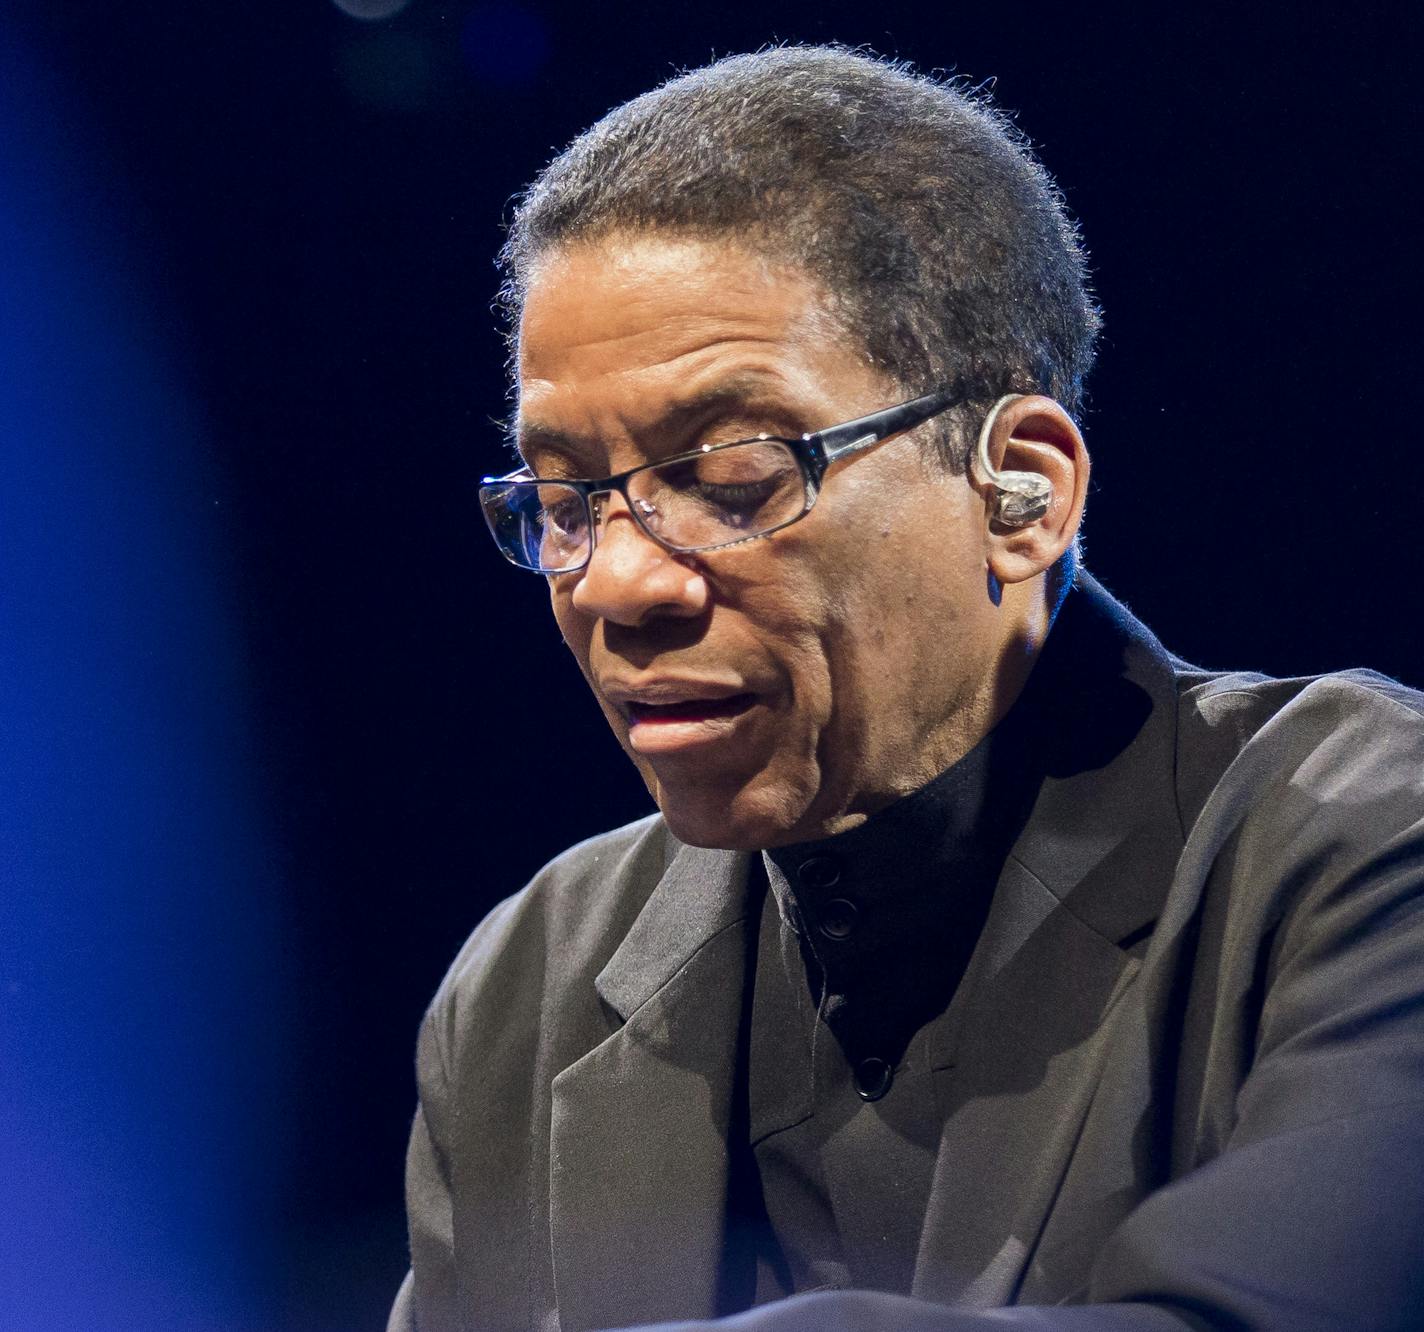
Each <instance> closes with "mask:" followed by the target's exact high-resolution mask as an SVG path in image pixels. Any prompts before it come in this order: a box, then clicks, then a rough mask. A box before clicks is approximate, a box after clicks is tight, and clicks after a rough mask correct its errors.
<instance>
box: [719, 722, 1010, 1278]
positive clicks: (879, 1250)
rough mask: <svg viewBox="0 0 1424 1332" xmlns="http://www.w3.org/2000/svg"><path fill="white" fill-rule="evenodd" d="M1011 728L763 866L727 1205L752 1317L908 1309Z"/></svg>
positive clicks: (1001, 805) (991, 866) (984, 906)
mask: <svg viewBox="0 0 1424 1332" xmlns="http://www.w3.org/2000/svg"><path fill="white" fill-rule="evenodd" d="M1012 716H1013V720H1012V721H1006V723H1005V724H1004V725H1003V726H1001V727H1000V728H998V729H997V730H996V731H995V732H994V733H992V734H991V735H990V736H988V737H986V738H985V739H984V740H983V741H982V742H981V743H980V744H979V745H978V746H977V747H976V748H975V749H973V750H972V751H971V752H970V753H969V754H967V755H966V756H965V757H964V758H962V759H961V760H960V761H959V762H958V763H956V764H954V765H953V766H952V767H950V768H949V769H947V770H946V771H945V772H943V773H941V774H940V775H939V776H938V777H937V778H935V779H934V780H933V781H932V782H930V783H929V784H928V785H926V786H925V787H923V788H921V789H920V790H919V791H917V792H915V793H914V794H912V795H909V796H906V797H904V798H903V799H901V800H899V801H897V802H896V803H895V804H893V805H890V806H889V807H887V808H886V809H884V810H881V811H880V812H878V813H877V814H875V815H874V816H873V817H871V818H870V819H868V820H867V821H866V822H865V823H863V824H861V825H860V826H859V827H857V828H855V829H853V830H851V831H849V832H846V833H842V834H840V835H838V836H835V837H830V838H825V839H822V840H819V841H815V842H807V843H802V844H799V845H796V846H789V847H780V848H777V849H775V850H773V851H770V852H767V853H766V854H765V856H764V857H763V867H764V871H765V876H766V888H767V891H765V892H764V896H763V902H762V913H761V922H760V930H759V933H758V940H757V945H756V957H755V979H754V982H753V985H752V991H751V1012H750V1022H749V1034H748V1039H747V1044H746V1050H747V1054H746V1065H747V1069H746V1081H745V1084H744V1085H745V1086H746V1094H747V1102H748V1111H747V1113H748V1139H749V1144H750V1149H751V1155H750V1161H749V1163H748V1164H747V1167H746V1178H745V1179H744V1180H743V1187H742V1188H741V1189H740V1190H737V1191H736V1192H735V1193H734V1197H736V1198H737V1199H738V1205H739V1206H740V1208H741V1212H742V1215H741V1216H740V1217H739V1218H738V1220H739V1221H740V1222H741V1224H742V1226H743V1232H742V1233H743V1235H744V1236H745V1237H747V1238H749V1239H751V1240H752V1241H753V1243H754V1245H755V1248H756V1253H757V1258H758V1262H757V1282H756V1301H757V1302H762V1301H765V1300H770V1299H774V1298H777V1297H779V1296H782V1295H786V1294H790V1293H793V1292H801V1291H806V1290H815V1289H825V1288H844V1287H856V1288H870V1289H877V1290H888V1291H899V1292H906V1293H907V1292H908V1291H909V1290H910V1287H911V1282H912V1279H913V1276H914V1271H915V1260H916V1252H917V1248H918V1242H919V1235H920V1229H921V1226H922V1223H923V1220H924V1214H925V1205H926V1201H927V1199H928V1197H929V1192H930V1186H931V1181H932V1178H933V1175H934V1170H935V1162H936V1157H937V1154H938V1146H939V1139H940V1133H941V1129H942V1126H943V1120H944V1110H943V1108H942V1106H941V1103H940V1101H939V1100H938V1098H937V1096H936V1075H937V1074H938V1073H940V1072H943V1071H944V1069H945V1067H946V1064H945V1061H944V1054H945V1052H946V1051H947V1049H948V1042H947V1041H946V1040H942V1039H937V1037H938V1036H940V1035H942V1033H940V1032H939V1031H938V1030H937V1024H938V1023H940V1022H941V1021H942V1019H943V1017H944V1014H945V1011H946V1009H947V1008H948V1006H949V1002H950V1000H951V999H952V998H953V996H954V992H955V989H956V988H957V986H958V984H959V981H960V978H961V976H962V975H963V973H964V969H965V966H966V965H967V963H968V960H969V956H970V954H971V952H972V951H973V948H974V945H975V943H976V941H977V940H978V937H979V933H980V930H981V929H982V927H983V923H984V919H985V916H986V914H987V911H988V907H989V901H990V898H991V896H992V894H993V889H994V884H995V882H996V880H997V878H998V875H999V871H1000V869H1001V867H1002V865H1003V861H1004V857H1005V855H1006V854H1007V852H1008V849H1009V846H1010V844H1011V842H1012V840H1013V836H1014V834H1015V833H1016V831H1017V828H1018V826H1019V825H1020V823H1021V814H1022V811H1023V809H1024V808H1025V806H1024V799H1025V796H1026V794H1027V792H1028V789H1029V788H1030V787H1031V786H1032V783H1031V782H1030V781H1029V779H1028V775H1027V771H1026V765H1025V763H1024V762H1023V759H1022V756H1023V754H1024V752H1025V751H1024V747H1023V745H1022V743H1021V742H1020V736H1021V735H1022V734H1023V732H1024V718H1023V716H1022V715H1021V714H1020V710H1019V709H1016V710H1015V714H1013V715H1012Z"/></svg>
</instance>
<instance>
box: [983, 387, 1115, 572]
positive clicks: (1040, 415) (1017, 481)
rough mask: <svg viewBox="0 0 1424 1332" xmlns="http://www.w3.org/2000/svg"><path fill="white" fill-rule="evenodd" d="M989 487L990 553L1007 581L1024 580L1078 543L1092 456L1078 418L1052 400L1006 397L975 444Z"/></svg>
mask: <svg viewBox="0 0 1424 1332" xmlns="http://www.w3.org/2000/svg"><path fill="white" fill-rule="evenodd" d="M974 465H975V472H976V479H977V480H978V481H979V482H980V483H981V485H982V486H983V491H984V500H985V506H986V508H985V515H986V526H987V532H986V540H987V548H986V557H987V561H988V565H989V569H990V572H991V573H992V574H993V575H994V577H995V578H997V579H998V580H999V581H1000V582H1002V583H1023V582H1026V581H1028V580H1029V579H1031V578H1034V577H1035V576H1037V575H1038V574H1041V573H1043V572H1045V571H1046V570H1047V569H1049V568H1051V567H1052V566H1053V565H1054V564H1055V563H1056V562H1057V560H1058V559H1059V558H1060V557H1061V556H1062V555H1063V553H1064V552H1065V551H1066V550H1068V549H1069V547H1071V546H1072V544H1073V541H1074V539H1075V538H1076V536H1077V533H1078V527H1079V525H1080V523H1081V521H1082V516H1083V503H1084V500H1085V497H1086V495H1087V483H1088V467H1089V463H1088V454H1087V449H1086V448H1085V447H1084V444H1083V437H1082V435H1081V434H1080V433H1079V432H1078V427H1077V426H1076V425H1075V424H1074V422H1073V418H1072V417H1070V416H1069V415H1068V413H1067V412H1066V411H1065V410H1064V408H1063V407H1062V406H1061V405H1060V404H1059V403H1057V402H1055V401H1054V400H1053V399H1052V398H1047V397H1042V396H1039V395H1036V394H1035V395H1024V396H1012V397H1007V398H1001V399H1000V400H999V401H998V402H997V403H995V404H994V407H993V409H992V410H991V411H990V413H989V415H988V416H987V417H986V418H985V421H984V426H983V429H982V430H981V431H980V435H979V440H978V446H977V448H976V450H975V459H974Z"/></svg>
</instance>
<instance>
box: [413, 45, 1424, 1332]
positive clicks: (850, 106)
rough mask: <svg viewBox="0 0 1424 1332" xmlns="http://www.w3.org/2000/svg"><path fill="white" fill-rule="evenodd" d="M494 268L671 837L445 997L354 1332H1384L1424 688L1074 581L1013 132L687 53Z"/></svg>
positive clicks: (1080, 355)
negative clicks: (372, 1291) (1326, 662)
mask: <svg viewBox="0 0 1424 1332" xmlns="http://www.w3.org/2000/svg"><path fill="white" fill-rule="evenodd" d="M505 260H506V264H507V273H508V282H507V286H506V293H505V294H506V298H507V302H508V308H509V311H510V314H511V319H512V326H513V329H514V334H515V349H516V369H517V388H518V413H517V442H518V447H519V453H520V458H521V466H520V468H519V469H518V470H517V471H515V472H514V473H511V475H510V476H509V477H506V478H503V479H501V480H499V481H493V482H490V483H488V484H487V485H486V486H485V487H484V488H483V491H482V503H483V505H484V510H485V515H486V517H487V519H488V521H489V524H490V527H491V530H492V532H493V533H494V535H495V538H496V540H497V542H498V543H499V545H500V548H501V549H502V550H503V552H504V554H505V555H506V556H507V557H508V558H510V559H511V560H513V561H514V562H515V563H517V564H520V565H521V566H523V567H526V568H529V569H531V570H534V571H536V572H538V573H541V574H542V575H544V576H545V577H546V578H547V580H548V586H549V590H550V594H551V598H552V602H553V610H554V616H555V618H556V620H557V622H558V624H559V628H560V630H561V631H562V633H563V636H564V638H565V640H566V642H567V643H568V645H569V647H570V649H571V650H572V651H573V653H574V655H575V657H576V658H577V659H578V662H579V665H580V667H581V668H582V669H583V672H584V674H585V676H586V677H587V679H588V682H589V685H590V686H591V688H592V689H593V692H594V695H595V697H596V698H597V700H598V702H599V704H600V706H601V707H602V708H603V711H604V713H605V715H606V716H607V718H608V721H609V724H610V725H611V726H612V727H613V729H614V732H615V734H616V735H617V736H618V738H619V740H620V742H621V743H622V744H623V746H624V748H625V749H626V750H627V751H628V753H629V756H630V757H631V758H632V760H633V762H634V763H635V764H636V765H637V767H638V769H639V771H640V773H641V774H642V775H643V777H644V779H645V781H646V782H647V784H648V788H649V790H650V792H651V793H652V795H653V797H654V799H655V800H656V802H657V805H658V809H659V811H660V813H659V814H658V815H657V816H655V817H653V818H651V819H647V820H644V821H643V822H641V823H638V824H635V825H633V826H631V827H629V828H625V829H622V830H619V831H617V832H614V833H610V834H608V835H606V836H604V837H600V838H596V839H594V840H593V841H591V842H589V843H586V844H584V845H583V846H580V847H576V848H574V849H573V850H572V851H570V852H568V853H567V854H566V855H565V856H563V857H561V858H560V859H559V860H557V861H555V862H554V863H553V864H552V865H550V866H549V867H548V868H547V869H546V870H545V871H544V872H543V873H542V874H541V875H540V876H539V877H538V878H537V879H536V880H535V881H534V882H533V883H532V884H531V885H530V886H529V887H528V888H526V889H525V890H524V892H522V893H520V894H519V895H517V896H516V897H514V898H512V899H510V900H509V901H507V902H505V903H504V904H503V905H502V906H500V907H498V908H497V909H496V910H495V911H494V912H493V913H492V914H491V915H490V916H489V918H488V919H486V920H485V922H484V923H483V924H482V925H481V926H480V927H479V928H478V929H477V930H476V932H475V934H474V936H473V937H472V938H471V940H470V942H469V944H468V945H467V946H466V948H465V950H464V951H463V953H462V954H461V956H460V958H459V959H458V960H457V962H456V964H455V966H454V968H453V970H452V971H451V973H450V976H449V977H448V978H447V980H446V982H445V984H444V985H443V986H442V988H441V990H440V992H439V994H438V995H437V997H436V999H435V1002H434V1004H433V1005H432V1007H431V1010H430V1012H429V1014H428V1016H427V1019H426V1022H425V1024H424V1027H423V1029H422V1034H421V1040H420V1047H419V1075H420V1110H419V1113H418V1115H417V1118H416V1122H415V1127H414V1130H413V1133H412V1140H411V1149H410V1159H409V1180H408V1202H409V1210H410V1224H411V1255H412V1272H411V1275H410V1277H409V1278H408V1279H407V1282H406V1284H405V1285H404V1286H403V1287H402V1290H401V1293H400V1295H399V1297H398V1299H397V1303H396V1307H395V1310H394V1311H393V1313H392V1318H391V1326H392V1328H397V1329H410V1328H419V1329H421V1330H422V1332H435V1330H436V1329H440V1330H441V1332H443V1330H444V1329H456V1328H462V1329H470V1330H471V1332H474V1330H475V1329H481V1330H483V1329H495V1328H500V1329H502V1328H527V1329H554V1328H558V1329H562V1332H582V1330H583V1329H593V1328H607V1327H621V1326H627V1325H634V1324H644V1323H667V1322H670V1321H676V1322H677V1323H678V1325H679V1326H683V1325H684V1323H685V1322H687V1321H688V1320H691V1321H693V1322H697V1323H700V1322H702V1321H704V1320H713V1319H717V1318H719V1317H722V1318H726V1319H727V1322H726V1324H725V1325H726V1326H728V1327H735V1328H745V1329H758V1330H764V1332H783V1330H784V1329H798V1330H800V1329H822V1328H852V1327H853V1328H875V1329H880V1328H886V1329H907V1330H908V1329H924V1330H925V1332H929V1330H930V1329H937V1330H943V1332H974V1330H977V1329H980V1328H984V1329H987V1328H989V1327H997V1326H1001V1325H1004V1324H1008V1325H1011V1326H1023V1327H1033V1328H1053V1329H1057V1328H1062V1329H1079V1328H1083V1329H1087V1328H1091V1329H1103V1330H1104V1332H1106V1330H1107V1329H1118V1328H1142V1329H1162V1330H1163V1332H1166V1330H1167V1329H1172V1330H1174V1332H1176V1330H1185V1329H1197V1328H1204V1327H1211V1328H1217V1327H1220V1328H1248V1327H1249V1328H1258V1327H1259V1328H1277V1327H1279V1328H1291V1329H1321V1330H1322V1332H1323V1330H1324V1329H1329V1330H1330V1332H1338V1330H1339V1329H1344V1328H1371V1329H1381V1328H1405V1327H1413V1326H1416V1325H1417V1319H1418V1317H1419V1315H1420V1311H1421V1310H1422V1309H1424V1013H1421V1006H1422V1005H1424V1000H1421V992H1424V972H1421V968H1420V963H1419V958H1420V956H1421V953H1420V949H1421V947H1424V910H1421V900H1424V899H1421V889H1420V884H1421V880H1422V879H1424V822H1421V814H1424V801H1421V796H1424V776H1421V774H1424V709H1422V708H1421V700H1420V699H1419V698H1418V697H1417V696H1415V695H1413V694H1411V693H1409V692H1408V691H1406V690H1404V689H1402V688H1400V687H1399V686H1397V685H1395V684H1393V683H1392V682H1390V681H1387V680H1385V679H1383V678H1381V677H1378V676H1373V675H1370V674H1368V673H1352V674H1349V675H1342V676H1336V677H1327V678H1323V679H1319V680H1314V681H1307V680H1294V681H1273V680H1268V679H1265V678H1263V677H1259V676H1252V675H1219V674H1215V675H1214V674H1209V673H1206V672H1202V671H1198V670H1195V669H1193V668H1191V667H1188V666H1186V665H1185V664H1184V663H1182V662H1180V661H1178V660H1177V659H1175V658H1172V657H1170V656H1169V655H1167V654H1166V653H1165V652H1164V651H1163V649H1162V648H1161V647H1160V645H1159V644H1158V643H1157V642H1156V640H1155V639H1153V637H1152V636H1151V634H1150V633H1148V631H1147V630H1146V629H1144V628H1143V627H1142V626H1141V625H1140V624H1138V623H1136V622H1135V621H1134V620H1133V619H1132V618H1131V617H1130V616H1129V615H1128V614H1127V613H1126V612H1125V611H1124V610H1123V609H1122V608H1121V607H1120V606H1118V605H1117V604H1116V603H1115V602H1113V601H1112V599H1111V598H1110V597H1109V596H1108V595H1107V594H1106V593H1105V592H1104V591H1103V590H1102V589H1101V587H1099V586H1098V585H1097V584H1096V583H1095V582H1094V581H1093V580H1092V579H1091V578H1090V577H1088V575H1087V574H1086V573H1085V572H1083V571H1081V570H1080V569H1079V568H1078V567H1077V547H1076V538H1077V533H1078V527H1079V523H1080V521H1081V517H1082V511H1083V502H1084V495H1085V493H1086V488H1087V478H1088V457H1087V453H1086V451H1085V449H1084V445H1083V440H1082V438H1081V436H1080V434H1079V431H1078V428H1077V426H1076V425H1075V423H1074V417H1075V414H1076V412H1077V410H1078V406H1079V399H1080V395H1081V388H1082V380H1083V376H1084V374H1085V372H1086V370H1087V368H1088V365H1089V362H1090V358H1091V349H1092V343H1093V337H1094V333H1095V330H1096V324H1097V314H1096V311H1095V309H1094V306H1093V304H1092V302H1091V300H1090V298H1089V296H1088V295H1087V292H1086V287H1085V281H1084V275H1083V263H1082V257H1081V253H1080V250H1079V247H1078V244H1077V240H1076V236H1075V232H1074V229H1073V227H1072V225H1071V224H1070V222H1069V221H1068V220H1067V218H1066V216H1065V213H1064V210H1063V207H1062V203H1061V200H1060V199H1059V197H1058V195H1057V193H1056V191H1055V190H1054V188H1053V186H1052V184H1051V182H1050V181H1049V180H1048V178H1047V177H1046V175H1045V174H1044V172H1043V171H1042V169H1041V168H1040V167H1039V166H1038V165H1037V164H1036V163H1035V162H1034V161H1033V160H1032V159H1031V158H1030V156H1029V154H1028V152H1027V150H1026V149H1025V147H1024V146H1023V144H1022V143H1021V142H1020V141H1019V140H1018V139H1017V138H1016V137H1015V135H1014V134H1013V132H1012V131H1011V130H1010V129H1009V128H1008V127H1007V125H1006V124H1005V122H1004V121H1002V120H1001V119H1000V118H999V117H998V116H997V115H996V114H995V113H993V112H992V111H990V110H988V109H987V108H986V107H985V106H984V105H983V104H982V103H981V102H978V101H976V100H974V99H972V98H970V97H968V96H966V95H964V94H963V93H961V92H959V91H956V90H954V89H952V88H949V87H944V86H937V85H935V84H933V83H930V82H928V81H923V80H920V79H917V78H914V77H912V76H911V75H909V74H907V73H905V72H904V71H902V70H900V69H898V68H896V67H894V66H891V65H887V64H883V63H880V62H877V61H874V60H871V59H868V58H866V57H863V56H860V55H857V54H853V53H849V52H845V51H841V50H834V49H787V50H775V51H767V52H763V53H761V54H759V55H755V56H743V57H737V58H734V59H730V60H726V61H722V62H720V63H718V64H715V65H713V66H711V67H709V68H707V69H704V70H701V71H697V72H695V73H692V74H689V75H686V76H684V77H682V78H679V79H676V80H674V81H673V82H671V83H670V84H668V85H666V86H665V87H663V88H661V89H659V90H657V91H655V92H653V93H650V94H648V95H647V96H645V97H641V98H638V99H636V100H635V101H633V102H631V103H629V104H628V105H626V106H623V107H620V108H618V109H617V110H615V111H614V112H612V113H611V114H610V115H609V116H608V117H606V118H605V119H604V120H603V121H602V122H601V123H600V124H599V125H597V126H595V127H594V128H593V129H592V130H590V131H589V132H588V133H586V134H585V135H583V136H582V137H581V138H580V139H578V140H577V141H576V142H575V143H574V144H573V145H572V146H571V147H570V148H569V149H568V150H567V151H566V152H565V153H564V154H563V155H562V156H561V157H559V158H558V159H557V160H556V161H555V162H554V163H553V164H552V165H551V166H550V167H549V168H548V169H547V170H546V171H545V172H544V173H543V175H542V176H541V177H540V178H539V180H538V181H537V182H536V183H535V184H534V186H533V187H532V188H531V190H530V191H529V192H528V194H527V195H526V196H525V198H524V200H523V202H522V204H521V206H520V209H519V212H518V214H517V216H516V219H515V222H514V226H513V229H512V233H511V238H510V241H509V245H508V247H507V249H506V253H505ZM557 757H558V756H551V762H555V761H557Z"/></svg>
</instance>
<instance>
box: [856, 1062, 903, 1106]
mask: <svg viewBox="0 0 1424 1332" xmlns="http://www.w3.org/2000/svg"><path fill="white" fill-rule="evenodd" d="M894 1080H895V1070H894V1069H893V1068H892V1067H891V1066H890V1065H889V1064H888V1063H887V1062H886V1061H885V1060H883V1059H875V1058H873V1057H872V1058H870V1059H862V1060H861V1061H860V1063H858V1064H857V1065H856V1066H855V1091H856V1095H857V1096H859V1097H860V1099H861V1100H862V1101H878V1100H879V1099H880V1098H881V1097H882V1096H884V1095H885V1093H886V1092H888V1091H889V1090H890V1084H891V1083H892V1082H894Z"/></svg>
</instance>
